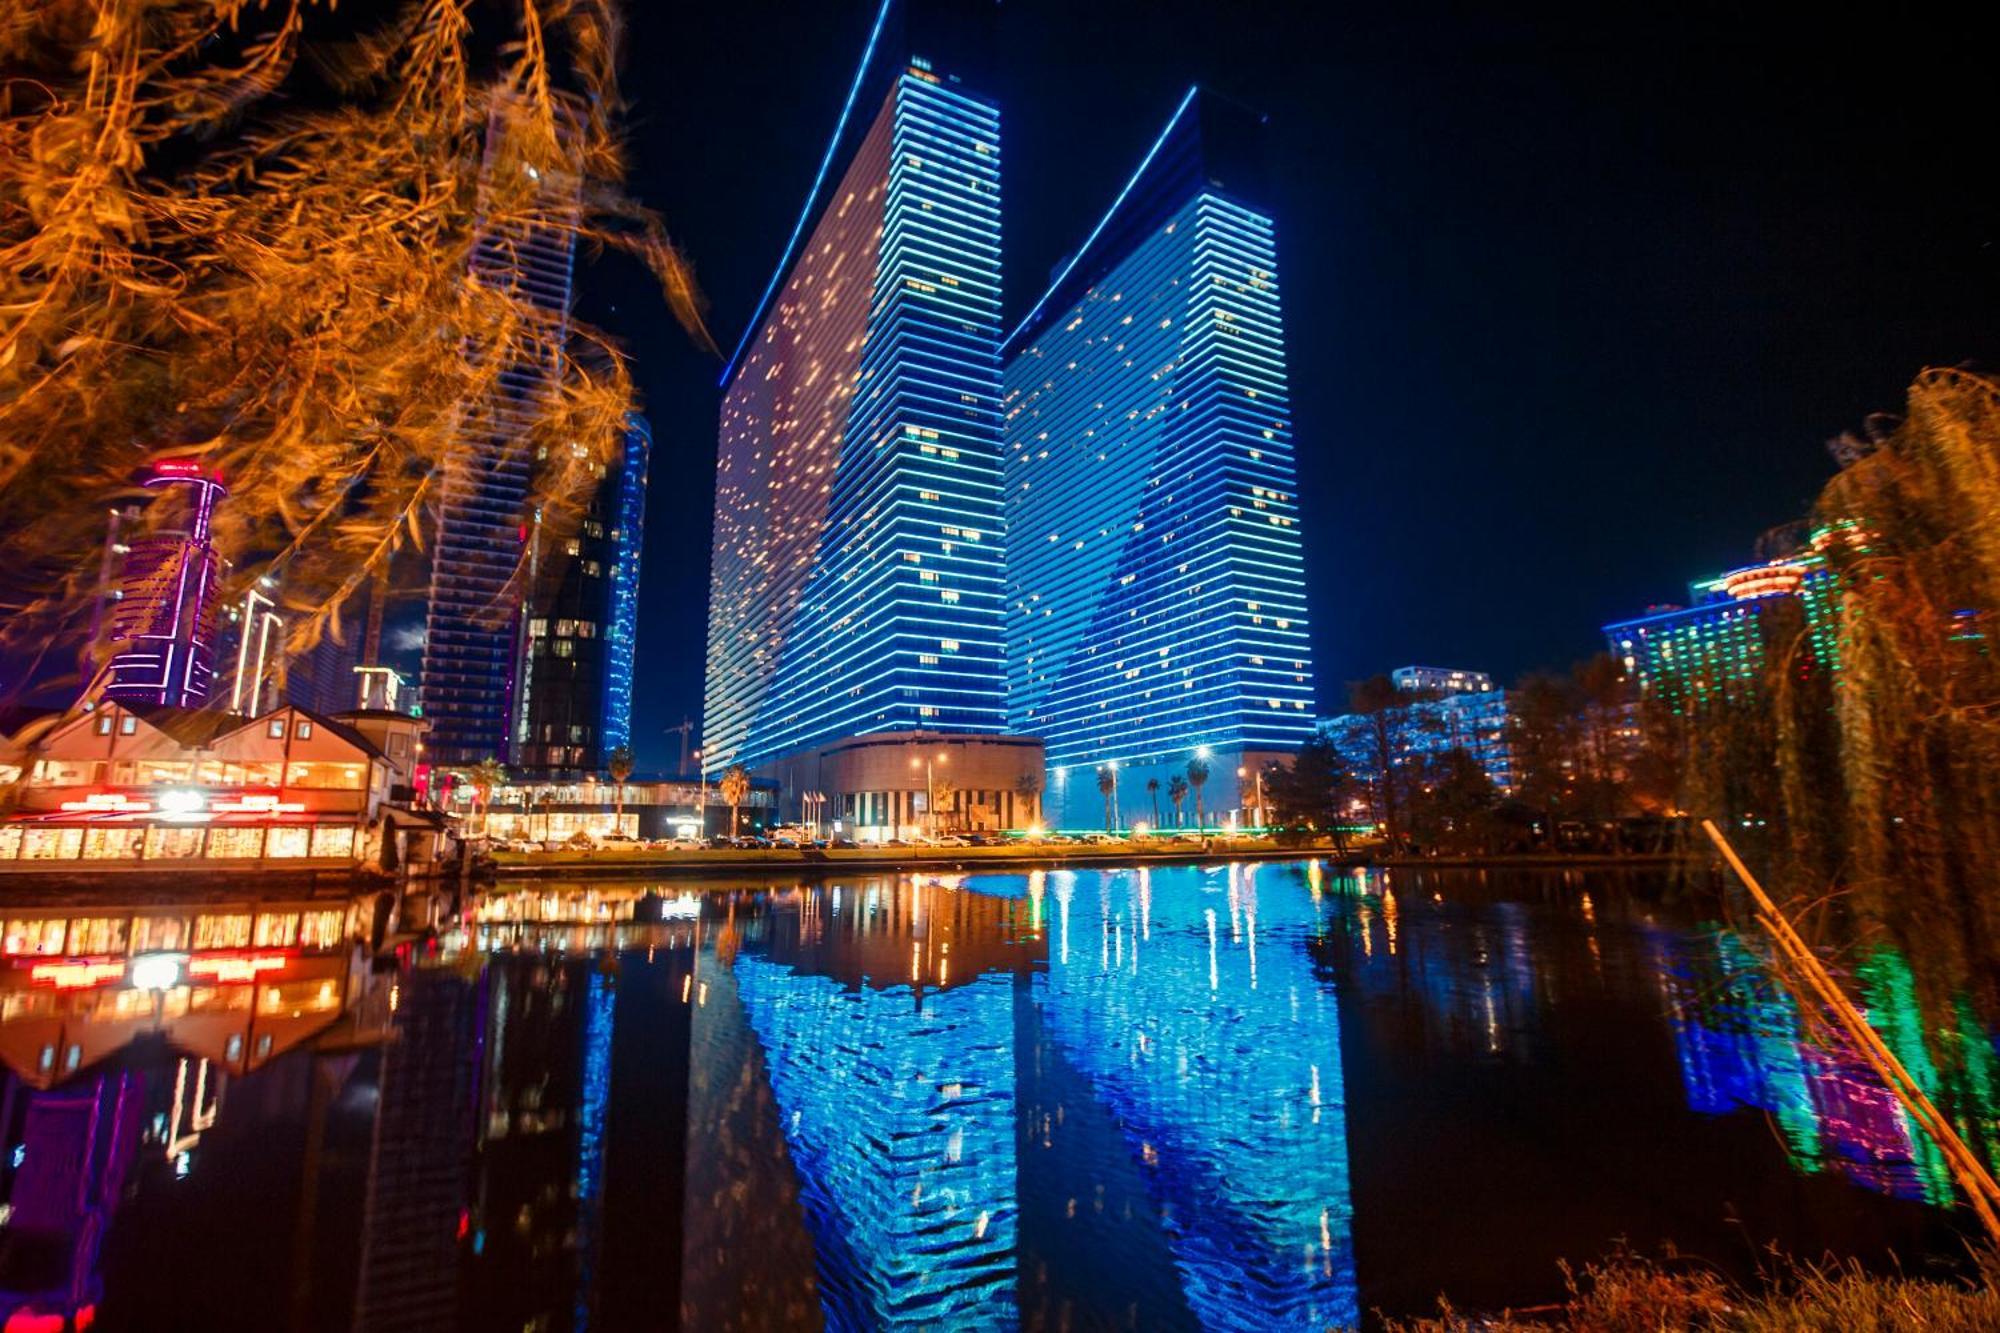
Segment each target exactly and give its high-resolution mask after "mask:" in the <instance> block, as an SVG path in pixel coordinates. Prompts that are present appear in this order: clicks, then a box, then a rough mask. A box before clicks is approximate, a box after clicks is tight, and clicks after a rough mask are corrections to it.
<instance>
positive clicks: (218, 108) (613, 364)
mask: <svg viewBox="0 0 2000 1333" xmlns="http://www.w3.org/2000/svg"><path fill="white" fill-rule="evenodd" d="M371 13H372V14H373V15H374V17H373V18H372V19H361V18H356V17H354V16H352V14H351V11H350V9H349V8H340V9H336V7H335V6H334V5H333V4H332V3H330V0H329V2H328V3H324V4H318V3H311V2H310V0H271V2H270V3H266V4H260V5H251V4H248V3H245V2H244V0H41V2H40V3H33V4H11V5H5V6H0V71H6V77H5V78H4V80H0V564H4V567H5V569H6V570H7V578H6V580H5V587H6V592H5V594H4V603H5V604H4V605H0V626H4V628H0V633H4V641H0V647H5V648H7V649H9V650H11V651H10V656H13V657H16V658H18V657H19V656H20V655H21V652H22V650H23V648H24V647H27V648H30V649H33V650H39V651H45V650H46V649H47V648H48V647H49V646H51V645H63V644H69V645H71V646H74V645H75V644H76V642H77V640H78V639H79V638H80V637H81V636H83V635H84V634H85V633H86V630H87V626H88V623H89V615H88V608H89V607H90V605H91V604H92V602H93V600H94V597H95V594H96V582H97V578H98V570H99V560H100V550H101V546H102V543H103V539H104V532H105V514H106V510H107V508H108V507H110V506H113V505H116V504H119V503H122V502H124V501H126V500H128V499H130V498H132V497H134V496H136V495H137V494H139V492H138V491H137V490H136V489H135V487H134V479H135V477H136V476H137V475H138V474H139V473H140V472H141V471H142V469H144V468H145V467H146V466H147V465H148V464H149V463H151V462H154V461H157V460H159V459H162V458H168V457H176V458H178V457H190V456H198V457H199V458H201V459H202V460H203V462H204V464H205V465H206V466H210V467H212V468H213V469H215V470H217V471H219V472H220V473H221V474H222V475H223V476H224V477H225V478H226V479H227V482H228V484H229V486H230V489H231V492H232V494H231V497H230V499H229V500H228V501H227V502H226V503H225V504H224V505H223V506H222V507H221V509H220V510H219V511H218V514H217V521H216V541H217V545H218V548H219V551H220V554H221V555H222V556H223V557H224V559H225V560H227V561H228V562H229V566H228V569H229V580H230V581H229V582H226V583H225V590H224V595H225V596H229V595H231V594H232V592H233V590H234V589H236V588H240V587H241V586H243V584H244V583H245V582H246V581H247V580H249V579H251V578H255V577H257V576H258V575H259V574H261V573H265V572H269V571H271V570H273V569H276V570H277V571H279V572H280V573H281V575H282V577H281V587H282V589H283V594H282V595H283V598H284V601H285V603H286V604H287V606H288V608H289V610H290V612H291V617H290V620H291V625H292V630H293V644H292V647H293V648H294V649H295V650H296V649H301V648H304V647H306V646H309V645H310V644H311V643H312V642H314V641H316V640H317V638H318V636H319V635H320V634H322V633H324V632H327V631H329V630H333V629H336V628H337V619H336V618H337V614H338V611H339V609H340V608H341V607H342V605H343V604H345V603H347V602H348V601H349V599H350V597H351V595H352V594H354V593H355V592H356V590H358V589H360V588H362V587H363V586H364V585H365V584H366V583H368V582H370V581H371V580H373V579H374V578H375V577H376V576H377V575H378V574H380V573H381V572H382V571H384V570H385V569H387V568H389V567H390V564H391V562H392V560H394V559H395V558H396V557H397V556H398V555H399V553H414V552H419V551H420V550H421V549H422V547H423V546H424V544H425V543H426V542H427V541H428V540H429V534H428V533H427V531H426V524H425V520H426V515H427V514H428V513H430V512H432V507H433V506H434V505H435V503H436V500H437V497H438V495H439V494H440V492H441V490H442V488H443V486H444V484H445V479H446V478H447V476H448V475H449V474H450V472H451V469H453V468H454V467H458V466H461V465H462V463H463V462H464V459H463V456H462V454H463V450H462V449H461V448H460V447H459V446H460V444H461V441H462V440H463V438H464V436H465V431H464V430H463V429H462V425H463V419H464V417H465V414H466V413H467V412H468V411H472V410H475V406H476V405H477V404H479V403H480V402H482V401H483V400H486V399H488V398H490V396H491V395H493V394H494V393H495V392H496V384H497V378H498V376H499V375H500V373H501V372H502V371H503V370H504V369H505V368H506V367H507V366H508V365H509V364H512V363H517V362H518V361H519V360H520V359H522V358H524V357H530V356H540V357H542V358H544V359H545V360H547V361H549V363H550V365H551V371H550V373H549V375H548V376H547V377H546V378H547V391H546V392H545V393H543V394H541V395H540V396H539V397H538V398H537V399H536V400H535V401H534V402H533V403H532V404H531V405H530V412H529V416H530V425H529V427H528V430H527V438H526V439H525V440H523V441H521V447H523V448H526V449H529V450H531V451H532V457H534V458H535V459H536V460H537V462H536V466H535V473H534V482H533V486H534V499H533V503H534V504H535V505H537V506H539V507H541V509H542V510H543V513H544V515H545V522H552V523H554V524H556V525H557V528H558V529H560V526H561V524H562V522H563V521H564V520H565V517H566V516H572V515H575V514H576V513H577V511H578V509H579V508H580V505H579V501H580V499H581V498H582V497H583V495H584V494H585V492H586V489H587V488H588V487H589V486H590V485H592V484H593V483H594V482H595V480H596V478H597V476H598V475H600V470H601V467H602V464H603V463H604V462H605V461H606V460H607V459H608V458H609V457H610V456H611V453H612V451H613V450H614V449H615V448H616V447H617V441H618V439H619V437H620V430H621V423H622V419H623V417H624V414H625V412H626V411H627V410H628V409H629V408H630V406H631V405H632V386H631V382H630V379H629V377H628V374H627V371H626V366H625V363H624V360H623V358H622V356H621V355H620V353H619V351H618V349H617V348H616V347H615V346H614V345H613V344H612V343H611V341H610V340H609V338H607V337H606V336H605V334H604V333H602V332H601V331H600V330H597V329H594V328H590V327H586V326H582V325H579V324H575V323H570V324H569V325H568V327H567V332H566V333H564V332H562V331H561V330H560V329H558V328H556V327H554V325H553V322H552V319H551V316H550V315H549V313H548V312H546V311H545V310H542V309H540V308H538V307H537V306H536V305H535V304H534V302H532V301H531V300H529V299H527V298H526V296H525V295H524V294H522V293H520V292H518V291H515V290H512V289H510V288H509V287H508V286H507V285H505V284H501V283H494V282H490V281H482V280H481V279H480V278H479V277H478V276H477V275H476V274H475V273H473V272H472V269H471V266H470V264H469V259H470V257H471V254H472V251H473V247H474V245H475V242H476V240H477V239H478V238H479V237H480V236H481V235H482V233H485V234H500V235H522V234H527V233H530V232H534V231H539V230H552V231H557V232H566V233H569V234H570V235H572V236H574V237H575V238H576V240H577V241H578V243H579V244H581V245H585V246H589V247H596V248H607V247H608V248H614V249H616V250H619V251H623V252H625V253H627V254H629V255H631V256H634V257H636V258H637V260H639V261H640V262H641V263H643V264H644V265H645V266H646V267H647V268H648V269H649V270H650V271H651V273H652V274H653V275H654V276H655V277H656V278H657V279H658V281H659V284H660V287H661V289H662V292H663V293H664V296H665V299H666V300H668V301H669V302H670V303H671V305H672V308H673V309H674V310H675V312H676V313H677V315H678V316H679V317H680V319H681V320H682V322H683V323H684V324H685V325H687V327H688V328H689V329H690V330H691V331H693V332H694V333H695V334H696V336H697V337H698V338H700V339H703V340H705V339H706V335H705V334H703V333H702V332H701V323H700V315H699V308H698V298H697V294H696V291H695V288H694V285H693V282H692V280H691V277H690V274H689V270H688V267H687V265H686V264H685V263H684V262H683V260H682V258H681V257H680V256H679V255H678V254H677V253H676V251H675V250H674V248H673V246H672V244H671V243H670V242H669V240H668V238H667V235H666V232H665V229H664V228H663V226H662V224H661V222H660V220H659V219H658V218H657V217H656V216H654V215H653V214H652V213H650V212H648V211H647V210H646V209H644V208H643V207H641V206H639V205H638V204H637V203H635V202H634V201H633V200H631V199H630V198H628V197H627V196H626V195H625V194H624V193H623V191H622V187H621V183H622V181H623V179H624V176H625V161H624V157H623V154H622V151H621V148H620V142H619V137H618V131H617V119H618V116H619V113H620V102H619V96H618V90H617V85H616V78H615V71H616V64H617V36H618V29H619V24H618V15H617V13H616V11H615V9H614V8H613V5H612V0H553V2H551V0H542V2H540V3H538V2H537V0H518V2H517V3H508V4H496V5H492V6H483V7H481V8H479V9H478V10H473V9H471V8H470V7H469V4H468V3H466V2H463V0H413V2H412V3H408V4H406V5H404V6H402V7H401V8H393V7H376V8H375V9H374V10H372V11H371ZM475 13H476V14H477V16H478V21H479V24H480V25H481V28H482V31H481V32H479V33H475V31H474V23H473V16H474V14H475ZM489 21H492V22H495V23H497V24H498V25H499V26H500V27H502V28H505V29H507V30H506V31H504V32H499V33H498V34H497V37H498V38H499V40H497V41H496V40H494V38H495V37H496V34H494V33H487V32H485V31H484V28H485V26H486V25H488V23H489ZM489 163H490V165H487V164H489ZM483 165H484V166H485V167H486V169H482V167H483ZM552 181H553V182H559V183H561V188H550V186H549V183H550V182H552ZM572 183H573V188H572ZM173 517H174V515H173V514H172V513H171V512H168V511H167V510H166V509H164V508H162V507H161V506H160V505H156V506H155V507H154V510H153V511H152V512H151V513H149V516H148V521H150V522H166V523H170V522H171V521H172V519H173ZM87 669H88V668H87V666H86V670H87ZM12 683H14V682H9V684H12Z"/></svg>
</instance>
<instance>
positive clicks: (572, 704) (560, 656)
mask: <svg viewBox="0 0 2000 1333" xmlns="http://www.w3.org/2000/svg"><path fill="white" fill-rule="evenodd" d="M651 454H652V433H651V431H650V430H649V429H648V428H647V425H646V419H645V418H644V417H642V416H640V415H638V414H637V413H633V414H631V415H630V416H629V417H628V418H627V419H626V430H625V436H624V440H623V442H622V444H621V446H620V448H619V454H618V462H617V463H616V464H614V465H612V466H609V467H607V468H606V470H605V474H604V479H603V481H602V482H600V483H599V484H598V486H597V488H596V490H595V491H594V492H593V493H592V497H591V501H590V504H589V507H588V508H586V509H585V510H584V513H583V518H582V521H581V522H580V523H579V524H578V525H577V529H576V531H575V532H574V533H573V534H571V535H570V536H568V537H563V538H552V537H550V536H549V535H547V534H546V533H543V532H534V533H532V534H531V535H530V540H531V541H533V542H535V543H536V550H535V551H534V553H533V554H532V556H531V559H530V562H529V563H530V569H531V575H530V580H529V587H530V592H529V608H528V620H527V631H526V634H525V635H524V636H523V639H522V646H521V652H522V658H521V663H520V673H519V684H518V686H517V689H518V695H517V698H516V713H515V720H514V738H513V742H514V743H513V745H512V746H511V747H510V752H509V754H510V763H509V767H510V768H511V769H512V770H513V771H514V772H516V773H518V774H521V775H523V776H524V777H527V778H529V779H531V780H532V779H557V778H577V777H584V776H588V775H591V774H595V773H602V772H603V771H604V765H605V763H606V762H607V760H608V758H609V756H610V754H611V751H612V750H614V749H617V748H618V747H619V746H621V745H629V744H630V743H631V739H632V667H633V641H634V638H635V636H636V634H637V632H638V615H639V563H640V554H641V548H642V546H643V542H644V527H645V508H646V469H647V465H648V463H649V461H650V458H651Z"/></svg>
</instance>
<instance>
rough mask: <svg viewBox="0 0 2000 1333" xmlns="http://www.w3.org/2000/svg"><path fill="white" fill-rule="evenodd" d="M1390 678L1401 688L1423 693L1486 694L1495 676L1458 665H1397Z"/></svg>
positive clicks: (1491, 686) (1491, 687)
mask: <svg viewBox="0 0 2000 1333" xmlns="http://www.w3.org/2000/svg"><path fill="white" fill-rule="evenodd" d="M1389 680H1390V683H1391V684H1393V685H1394V686H1395V687H1396V688H1397V689H1399V690H1408V691H1411V692H1413V693H1421V694H1485V693H1488V692H1490V691H1491V690H1492V689H1493V677H1491V676H1489V675H1487V674H1486V673H1485V672H1484V671H1464V670H1460V669H1459V668H1456V667H1427V666H1406V667H1397V668H1396V669H1395V670H1394V671H1391V672H1390V673H1389Z"/></svg>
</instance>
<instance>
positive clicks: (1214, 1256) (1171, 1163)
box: [1031, 866, 1358, 1328]
mask: <svg viewBox="0 0 2000 1333" xmlns="http://www.w3.org/2000/svg"><path fill="white" fill-rule="evenodd" d="M1259 873H1260V872H1259V871H1258V869H1257V868H1256V867H1254V866H1251V867H1239V866H1230V867H1227V868H1222V867H1216V868H1214V869H1211V870H1204V871H1161V872H1155V871H1152V870H1136V871H1124V872H1113V873H1108V874H1086V875H1083V876H1079V875H1078V874H1077V873H1075V872H1072V871H1066V870H1059V871H1055V872H1052V873H1050V874H1049V876H1048V880H1049V881H1050V887H1049V891H1050V892H1052V893H1053V895H1054V897H1055V899H1056V902H1057V904H1058V909H1059V910H1058V913H1057V918H1056V919H1057V926H1056V930H1057V939H1056V941H1055V944H1054V946H1053V947H1052V948H1051V950H1050V962H1049V966H1048V969H1047V971H1046V973H1045V974H1044V975H1042V976H1038V977H1037V978H1036V984H1035V1002H1036V1004H1037V1005H1038V1007H1039V1008H1040V1009H1041V1011H1042V1012H1041V1022H1042V1025H1043V1027H1044V1030H1045V1031H1047V1032H1048V1033H1049V1034H1050V1035H1051V1036H1053V1038H1054V1040H1055V1044H1056V1046H1057V1047H1058V1049H1059V1050H1060V1051H1061V1053H1062V1055H1063V1056H1064V1058H1065V1059H1067V1060H1068V1062H1069V1063H1070V1064H1071V1065H1073V1066H1074V1067H1075V1068H1077V1069H1078V1070H1080V1071H1082V1073H1083V1074H1084V1075H1085V1078H1086V1080H1087V1084H1088V1090H1089V1091H1090V1092H1091V1093H1093V1094H1094V1095H1095V1096H1096V1097H1097V1098H1098V1099H1099V1100H1100V1101H1101V1102H1102V1103H1103V1104H1104V1106H1105V1107H1106V1109H1107V1110H1108V1111H1109V1112H1110V1113H1111V1115H1112V1117H1113V1118H1114V1119H1115V1120H1116V1122H1117V1124H1118V1126H1119V1128H1120V1130H1121V1131H1122V1134H1123V1136H1124V1139H1125V1146H1126V1148H1127V1150H1128V1152H1129V1153H1130V1155H1131V1156H1132V1158H1133V1159H1134V1160H1136V1161H1138V1162H1140V1163H1141V1164H1142V1168H1143V1174H1144V1177H1145V1179H1146V1182H1147V1184H1148V1186H1149V1188H1150V1189H1151V1190H1152V1192H1153V1194H1154V1196H1155V1199H1156V1201H1157V1206H1158V1209H1159V1216H1160V1220H1161V1224H1162V1225H1163V1226H1164V1228H1165V1229H1166V1232H1167V1235H1168V1246H1169V1248H1170V1250H1171V1251H1172V1254H1173V1259H1174V1263H1175V1266H1176V1267H1177V1268H1178V1270H1179V1272H1180V1276H1181V1280H1182V1284H1183V1288H1184V1291H1185V1294H1186V1299H1187V1302H1188V1306H1189V1308H1190V1310H1191V1312H1192V1314H1193V1316H1194V1318H1195V1319H1196V1320H1198V1321H1199V1322H1200V1323H1201V1324H1202V1325H1203V1326H1205V1327H1209V1328H1249V1327H1265V1328H1268V1327H1272V1326H1274V1325H1275V1326H1280V1327H1299V1328H1304V1327H1313V1328H1319V1327H1327V1326H1336V1327H1337V1326H1342V1325H1345V1324H1348V1323H1351V1322H1353V1321H1354V1320H1355V1318H1356V1317H1357V1315H1358V1310H1357V1308H1356V1298H1355V1290H1354V1258H1353V1249H1352V1244H1351V1223H1352V1208H1351V1204H1350V1200H1349V1191H1348V1172H1347V1144H1346V1136H1347V1132H1346V1107H1345V1099H1344V1096H1343V1092H1342V1079H1341V1069H1340V1027H1339V1020H1338V1015H1337V1010H1336V1005H1335V1001H1334V996H1333V993H1332V991H1331V990H1330V989H1328V988H1327V987H1325V986H1324V985H1322V984H1320V983H1318V982H1317V981H1316V980H1315V979H1314V977H1313V975H1312V965H1311V960H1310V958H1309V956H1308V955H1307V952H1306V949H1305V944H1306V941H1307V938H1308V937H1309V936H1310V935H1311V934H1312V933H1313V932H1314V931H1315V930H1316V929H1317V928H1318V924H1319V921H1318V910H1319V909H1318V907H1317V905H1316V904H1315V903H1314V902H1313V900H1312V899H1311V898H1310V897H1309V896H1308V895H1306V894H1304V893H1301V892H1299V891H1298V885H1297V882H1296V878H1295V877H1294V876H1290V875H1284V874H1282V873H1281V874H1280V875H1279V876H1277V877H1275V878H1278V879H1279V880H1280V886H1281V887H1280V891H1279V892H1276V893H1270V894H1260V893H1259V890H1258V882H1259ZM1080 880H1081V881H1082V882H1081V883H1079V881H1080ZM1039 888H1040V884H1039V882H1038V883H1037V884H1036V885H1034V886H1032V888H1031V891H1036V890H1039ZM1079 890H1081V891H1079ZM1065 1111H1066V1108H1065V1107H1064V1106H1062V1105H1058V1106H1057V1107H1056V1108H1055V1111H1054V1112H1053V1114H1057V1115H1061V1114H1064V1113H1065Z"/></svg>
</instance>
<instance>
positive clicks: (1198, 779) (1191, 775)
mask: <svg viewBox="0 0 2000 1333" xmlns="http://www.w3.org/2000/svg"><path fill="white" fill-rule="evenodd" d="M1187 775H1188V786H1190V787H1192V788H1194V826H1195V827H1196V828H1201V827H1202V824H1203V820H1202V817H1201V788H1202V784H1204V783H1206V782H1207V781H1208V760H1206V759H1190V760H1188V766H1187Z"/></svg>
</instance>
